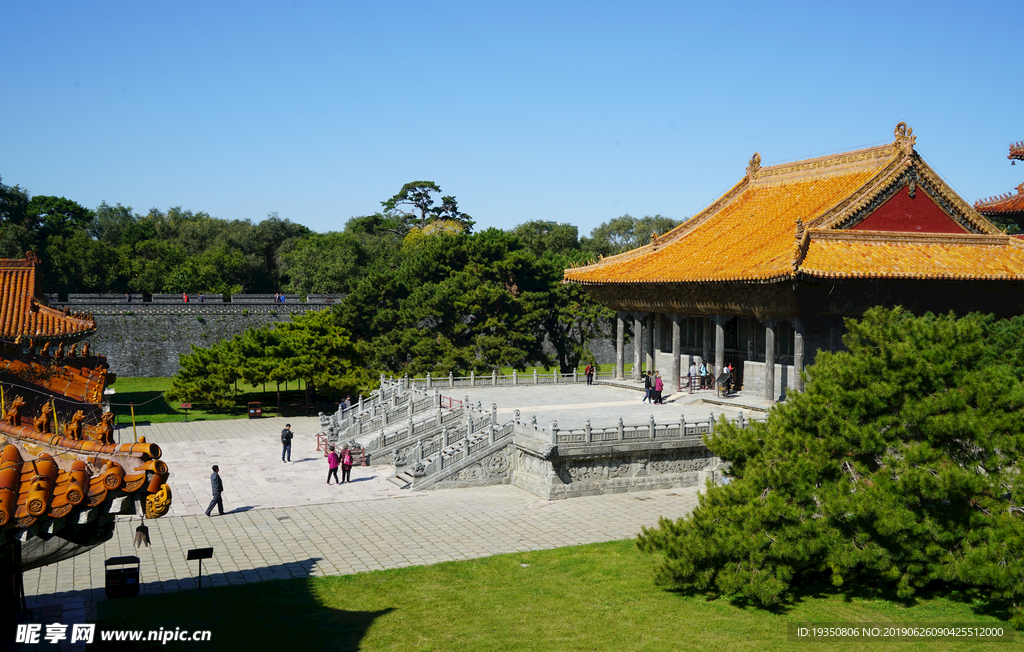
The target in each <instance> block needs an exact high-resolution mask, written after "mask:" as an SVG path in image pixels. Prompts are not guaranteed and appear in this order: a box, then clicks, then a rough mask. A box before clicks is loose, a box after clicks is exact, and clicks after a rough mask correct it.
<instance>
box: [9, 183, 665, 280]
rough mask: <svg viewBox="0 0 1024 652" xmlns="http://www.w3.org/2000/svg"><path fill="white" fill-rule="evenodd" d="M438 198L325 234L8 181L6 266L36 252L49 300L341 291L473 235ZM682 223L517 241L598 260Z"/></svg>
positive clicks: (278, 222)
mask: <svg viewBox="0 0 1024 652" xmlns="http://www.w3.org/2000/svg"><path fill="white" fill-rule="evenodd" d="M437 195H441V189H440V188H439V187H438V186H437V184H435V183H434V182H431V181H414V182H411V183H408V184H406V185H405V186H404V187H403V188H402V189H401V190H400V191H399V192H398V193H397V194H396V195H395V196H394V197H391V198H390V199H388V200H385V201H382V202H381V206H382V208H383V211H381V212H378V213H374V214H372V215H368V216H364V217H354V218H352V219H350V220H349V221H348V223H347V224H346V225H345V228H344V229H343V230H341V231H337V232H329V233H323V234H320V233H314V232H312V231H310V230H309V229H308V228H306V227H305V226H302V225H301V224H296V223H293V222H291V221H289V220H288V219H281V218H280V217H278V216H277V214H275V213H272V214H270V215H268V216H267V218H266V219H264V220H262V221H260V222H253V221H251V220H222V219H218V218H216V217H213V216H211V215H209V214H208V213H204V212H201V211H200V212H195V213H194V212H192V211H190V210H184V209H182V208H181V207H172V208H169V209H167V210H166V211H162V210H159V209H156V208H153V209H150V210H149V212H148V213H146V214H145V215H142V214H139V213H136V212H135V211H134V210H133V209H132V208H131V207H130V206H122V205H121V204H119V203H118V204H114V205H110V204H108V203H106V202H103V203H102V204H100V206H99V207H97V208H95V209H89V208H86V207H84V206H82V205H81V204H79V203H78V202H76V201H74V200H71V199H66V198H64V197H53V196H45V195H36V196H32V195H31V194H30V193H29V192H28V190H27V189H25V188H22V187H20V186H18V185H14V186H9V185H5V184H4V183H3V179H2V178H0V257H4V258H18V257H22V256H24V255H25V252H26V251H29V250H31V251H34V252H35V253H36V254H37V255H38V256H39V257H40V258H41V259H42V265H43V268H42V271H43V274H42V279H41V281H42V290H43V291H44V292H55V293H56V292H60V293H93V292H113V293H121V292H144V293H160V292H167V293H179V292H196V293H198V292H203V293H208V294H215V293H225V294H229V293H255V294H266V293H275V292H293V293H299V294H307V293H311V292H312V293H324V294H336V293H345V292H348V291H350V290H351V289H352V288H354V287H355V286H356V285H358V283H359V281H360V280H361V279H362V278H364V277H366V276H368V275H369V274H371V273H372V272H373V271H374V270H375V269H381V268H396V267H397V266H398V265H399V262H398V261H399V260H400V259H401V258H402V257H403V256H404V254H405V253H406V252H408V251H409V249H408V248H407V247H406V245H409V244H411V243H412V242H413V241H415V240H417V239H420V238H426V237H430V236H438V235H443V234H451V235H454V234H464V235H472V234H473V225H474V220H473V219H472V218H471V217H470V216H469V215H468V214H466V213H464V212H462V211H461V210H460V209H459V206H458V203H457V201H456V199H455V197H453V196H442V197H440V199H439V200H437V199H435V196H437ZM676 224H678V222H677V221H675V220H672V219H670V218H665V217H662V216H660V215H656V216H654V217H644V218H639V219H638V218H633V217H631V216H629V215H624V216H622V217H620V218H617V219H614V220H612V221H610V222H607V223H605V224H603V225H601V226H600V227H598V228H597V229H595V230H594V231H593V232H592V233H591V236H590V237H589V238H588V237H582V238H580V237H577V230H576V227H573V226H571V225H562V224H556V223H549V222H531V223H528V224H524V225H522V226H520V227H517V228H516V229H513V232H514V233H516V234H517V237H520V238H521V239H522V240H523V243H522V244H524V245H526V246H530V247H534V248H536V246H537V245H539V244H541V243H540V242H539V241H538V237H539V236H541V235H543V236H545V237H544V238H543V240H544V242H543V244H544V245H547V246H551V247H554V250H555V252H556V253H565V252H579V253H582V254H589V255H590V257H592V258H593V257H596V256H597V255H599V254H600V255H609V254H613V253H618V252H620V251H625V250H626V249H630V248H633V247H635V246H639V245H641V244H645V243H646V242H648V241H649V240H650V236H651V233H652V232H658V233H664V232H665V231H667V230H668V229H670V228H672V227H673V226H675V225H676ZM560 276H561V272H560V271H559V277H560Z"/></svg>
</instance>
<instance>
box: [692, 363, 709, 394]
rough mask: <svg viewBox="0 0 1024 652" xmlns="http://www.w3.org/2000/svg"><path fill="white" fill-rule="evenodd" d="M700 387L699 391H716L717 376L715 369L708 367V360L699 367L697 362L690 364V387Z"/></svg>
mask: <svg viewBox="0 0 1024 652" xmlns="http://www.w3.org/2000/svg"><path fill="white" fill-rule="evenodd" d="M698 381H699V382H700V385H698V388H699V389H714V388H715V374H714V369H713V368H709V367H708V361H707V360H701V361H700V364H699V365H698V364H697V363H696V361H695V362H693V363H691V364H690V387H694V386H695V385H697V383H698Z"/></svg>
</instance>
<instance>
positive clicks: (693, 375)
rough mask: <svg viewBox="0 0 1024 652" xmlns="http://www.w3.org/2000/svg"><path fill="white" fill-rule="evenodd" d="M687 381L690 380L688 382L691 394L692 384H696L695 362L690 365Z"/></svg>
mask: <svg viewBox="0 0 1024 652" xmlns="http://www.w3.org/2000/svg"><path fill="white" fill-rule="evenodd" d="M689 379H690V382H689V385H690V393H691V394H692V393H693V384H694V383H695V382H697V363H696V362H691V363H690V374H689Z"/></svg>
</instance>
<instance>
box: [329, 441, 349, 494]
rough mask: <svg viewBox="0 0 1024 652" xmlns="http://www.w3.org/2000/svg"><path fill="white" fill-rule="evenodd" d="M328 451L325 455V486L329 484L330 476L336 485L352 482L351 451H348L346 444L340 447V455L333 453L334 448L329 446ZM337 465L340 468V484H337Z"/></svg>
mask: <svg viewBox="0 0 1024 652" xmlns="http://www.w3.org/2000/svg"><path fill="white" fill-rule="evenodd" d="M330 451H331V452H329V453H328V454H327V484H331V476H332V475H333V476H334V482H335V483H336V484H345V483H346V482H352V451H350V450H349V449H348V444H345V445H344V446H342V447H341V454H340V455H339V454H338V453H337V452H335V450H334V446H331V449H330ZM339 465H340V466H341V482H338V466H339Z"/></svg>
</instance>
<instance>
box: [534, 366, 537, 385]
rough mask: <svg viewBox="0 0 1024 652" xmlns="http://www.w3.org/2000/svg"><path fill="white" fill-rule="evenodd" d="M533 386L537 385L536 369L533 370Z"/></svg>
mask: <svg viewBox="0 0 1024 652" xmlns="http://www.w3.org/2000/svg"><path fill="white" fill-rule="evenodd" d="M533 384H534V385H536V384H537V367H534V368H533Z"/></svg>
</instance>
